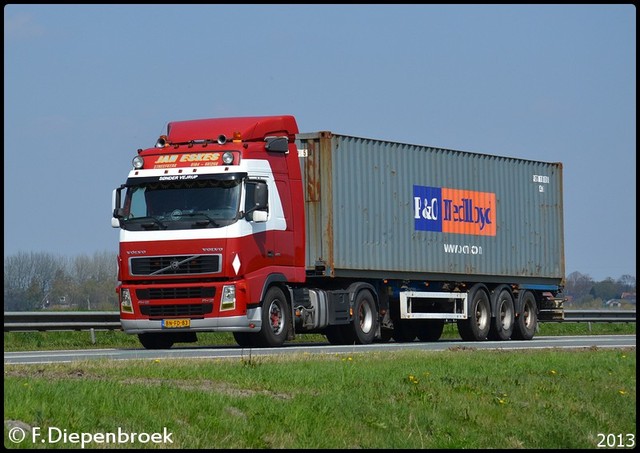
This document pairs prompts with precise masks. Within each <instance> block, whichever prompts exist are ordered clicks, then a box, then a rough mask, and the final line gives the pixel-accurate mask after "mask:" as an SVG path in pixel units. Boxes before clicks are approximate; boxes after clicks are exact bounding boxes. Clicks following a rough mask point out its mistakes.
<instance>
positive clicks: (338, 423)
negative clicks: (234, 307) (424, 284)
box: [4, 348, 636, 449]
mask: <svg viewBox="0 0 640 453" xmlns="http://www.w3.org/2000/svg"><path fill="white" fill-rule="evenodd" d="M4 370H5V374H4V418H5V447H10V448H16V447H17V448H34V447H37V448H80V444H78V443H72V442H70V441H67V442H62V441H61V442H58V443H55V444H51V443H49V442H48V441H47V439H46V438H45V443H42V442H41V440H42V438H36V442H35V443H33V442H32V437H31V436H27V439H26V440H24V441H23V442H20V443H18V444H15V443H12V442H11V441H10V440H9V437H8V431H9V428H8V427H7V423H6V421H7V420H13V421H14V422H13V423H14V424H15V423H23V425H21V426H23V427H24V429H29V428H31V427H36V428H40V432H41V433H43V434H46V432H47V431H48V430H49V429H50V428H51V429H53V430H54V432H58V431H59V432H62V431H64V430H66V432H67V433H88V434H87V435H93V434H95V433H117V432H118V429H120V430H121V431H122V432H125V433H133V432H136V433H147V434H151V433H154V432H162V431H163V429H164V428H166V429H167V431H168V432H169V433H171V434H172V435H171V440H172V441H173V443H172V444H152V443H150V442H147V443H140V442H134V443H126V444H117V443H115V444H114V443H110V444H108V445H106V444H104V443H101V444H98V443H88V444H86V445H85V447H87V448H105V447H109V448H138V447H139V448H216V449H221V448H224V449H236V448H238V449H240V448H242V449H245V448H252V449H289V448H291V449H294V448H295V449H312V448H313V449H315V448H322V449H354V448H357V449H360V448H365V449H368V448H371V449H373V448H381V449H391V448H395V449H405V448H406V449H409V448H411V449H416V448H421V449H422V448H429V449H460V448H472V449H485V448H492V449H493V448H500V449H505V448H506V449H514V448H515V449H528V448H535V449H546V448H580V449H585V448H587V449H597V448H599V442H600V441H601V437H600V436H601V435H602V434H604V435H608V434H614V435H623V436H625V435H627V434H629V435H633V437H634V439H635V434H636V403H635V401H636V351H635V348H630V349H616V350H611V349H606V350H599V349H595V348H594V349H590V350H573V351H567V350H554V349H549V350H544V351H512V352H504V351H484V350H474V349H473V348H451V349H449V350H447V351H444V352H425V351H404V352H393V353H390V352H384V353H381V352H369V353H351V354H326V355H319V354H298V355H295V356H293V357H289V356H287V357H285V356H267V357H258V358H256V357H254V358H250V357H245V358H243V359H215V360H209V359H200V360H176V359H166V360H165V359H163V360H136V361H106V360H105V361H102V360H96V361H89V362H76V363H68V364H50V365H5V367H4ZM10 426H13V425H10ZM56 430H58V431H56ZM624 439H625V441H626V439H627V438H626V437H624ZM605 446H606V444H605Z"/></svg>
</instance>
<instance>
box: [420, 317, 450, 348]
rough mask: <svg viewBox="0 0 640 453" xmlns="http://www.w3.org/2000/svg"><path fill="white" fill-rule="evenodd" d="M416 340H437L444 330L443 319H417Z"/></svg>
mask: <svg viewBox="0 0 640 453" xmlns="http://www.w3.org/2000/svg"><path fill="white" fill-rule="evenodd" d="M418 325H419V327H418V340H420V341H428V342H431V341H438V340H439V339H440V337H441V336H442V331H443V330H444V319H425V320H424V321H418Z"/></svg>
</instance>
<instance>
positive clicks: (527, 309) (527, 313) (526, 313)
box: [522, 303, 533, 328]
mask: <svg viewBox="0 0 640 453" xmlns="http://www.w3.org/2000/svg"><path fill="white" fill-rule="evenodd" d="M522 316H524V325H525V326H526V327H527V328H531V323H532V322H533V320H532V319H531V305H529V304H528V303H527V304H526V305H525V306H524V310H523V313H522Z"/></svg>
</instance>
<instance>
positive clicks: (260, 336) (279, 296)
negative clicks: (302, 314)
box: [236, 286, 291, 347]
mask: <svg viewBox="0 0 640 453" xmlns="http://www.w3.org/2000/svg"><path fill="white" fill-rule="evenodd" d="M290 316H291V310H289V304H288V303H287V298H286V296H285V295H284V292H283V291H282V290H281V289H280V288H279V287H277V286H272V287H271V288H269V289H268V290H267V293H266V294H265V296H264V300H263V301H262V328H261V329H260V332H258V333H256V334H250V335H255V340H256V341H255V343H254V346H257V347H278V346H282V345H283V344H284V342H285V340H286V339H287V335H288V333H289V327H290V325H291V320H290ZM236 341H238V340H237V339H236ZM248 341H251V340H250V339H249V340H248Z"/></svg>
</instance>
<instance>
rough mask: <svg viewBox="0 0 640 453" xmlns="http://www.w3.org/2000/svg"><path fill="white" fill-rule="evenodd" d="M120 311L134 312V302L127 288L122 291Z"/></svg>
mask: <svg viewBox="0 0 640 453" xmlns="http://www.w3.org/2000/svg"><path fill="white" fill-rule="evenodd" d="M120 311H121V312H122V313H133V302H131V294H130V293H129V290H128V289H127V288H123V289H122V290H121V291H120Z"/></svg>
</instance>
